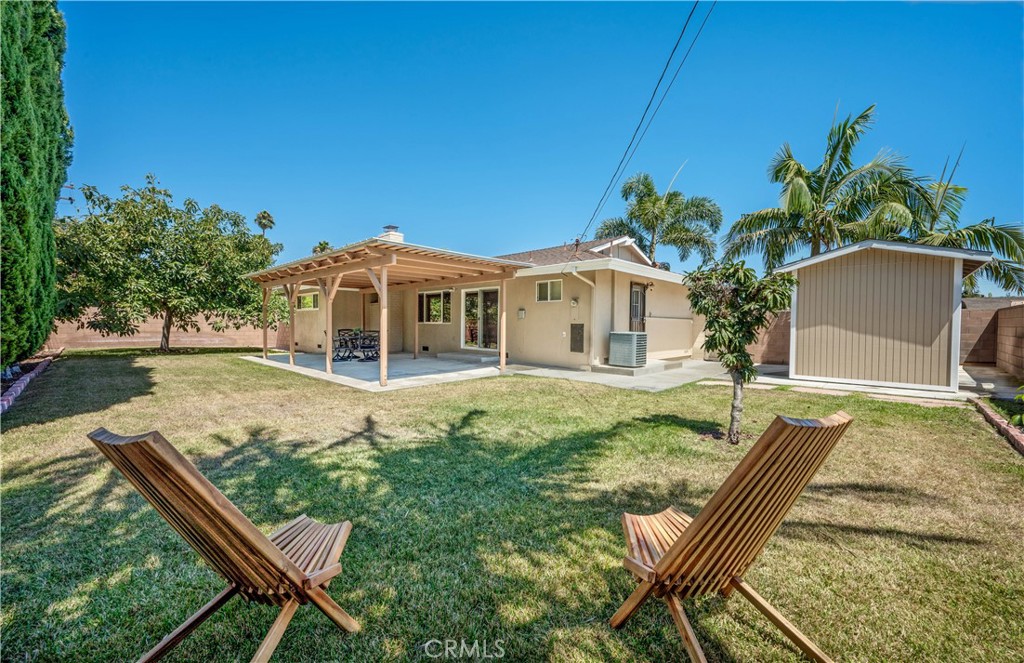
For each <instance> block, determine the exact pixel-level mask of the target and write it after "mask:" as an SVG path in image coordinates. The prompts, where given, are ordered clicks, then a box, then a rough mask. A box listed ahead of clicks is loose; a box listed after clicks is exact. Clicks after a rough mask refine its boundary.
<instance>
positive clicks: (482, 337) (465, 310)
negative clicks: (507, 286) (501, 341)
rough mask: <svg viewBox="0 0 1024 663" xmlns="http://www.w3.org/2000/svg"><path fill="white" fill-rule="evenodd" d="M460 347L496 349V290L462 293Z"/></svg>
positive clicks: (465, 291)
mask: <svg viewBox="0 0 1024 663" xmlns="http://www.w3.org/2000/svg"><path fill="white" fill-rule="evenodd" d="M462 347H464V348H479V349H481V350H497V349H498V290H497V289H496V288H490V289H487V290H464V291H463V293H462Z"/></svg>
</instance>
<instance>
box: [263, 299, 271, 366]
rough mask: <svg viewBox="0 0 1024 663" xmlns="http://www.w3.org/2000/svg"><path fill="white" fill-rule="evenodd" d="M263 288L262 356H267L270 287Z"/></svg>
mask: <svg viewBox="0 0 1024 663" xmlns="http://www.w3.org/2000/svg"><path fill="white" fill-rule="evenodd" d="M261 290H263V358H264V359H266V358H267V354H268V353H267V304H268V303H269V301H270V288H261Z"/></svg>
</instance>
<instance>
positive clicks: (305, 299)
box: [295, 295, 320, 311]
mask: <svg viewBox="0 0 1024 663" xmlns="http://www.w3.org/2000/svg"><path fill="white" fill-rule="evenodd" d="M318 308H320V295H299V297H298V299H297V300H296V301H295V309H296V310H298V311H315V310H317V309H318Z"/></svg>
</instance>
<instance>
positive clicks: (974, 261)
mask: <svg viewBox="0 0 1024 663" xmlns="http://www.w3.org/2000/svg"><path fill="white" fill-rule="evenodd" d="M866 249H881V250H883V251H898V252H902V253H920V254H923V255H930V256H938V257H941V258H952V259H958V258H959V259H961V260H963V261H964V271H963V275H964V276H967V275H968V274H970V273H972V272H974V271H975V270H977V269H979V268H980V267H983V266H984V265H985V263H987V262H988V261H989V260H991V259H992V254H991V253H989V252H988V251H976V250H974V249H956V248H952V247H948V246H929V245H927V244H911V243H909V242H892V241H888V240H882V239H865V240H862V241H860V242H856V243H854V244H847V245H846V246H840V247H839V248H836V249H832V250H831V251H825V252H824V253H819V254H818V255H816V256H811V257H810V258H804V259H802V260H797V261H795V262H791V263H788V264H785V265H783V266H782V267H779V268H778V269H776V270H775V271H777V272H795V271H797V270H798V269H800V268H802V267H809V266H811V265H816V264H818V263H820V262H825V261H827V260H833V259H835V258H839V257H841V256H845V255H849V254H851V253H856V252H857V251H864V250H866Z"/></svg>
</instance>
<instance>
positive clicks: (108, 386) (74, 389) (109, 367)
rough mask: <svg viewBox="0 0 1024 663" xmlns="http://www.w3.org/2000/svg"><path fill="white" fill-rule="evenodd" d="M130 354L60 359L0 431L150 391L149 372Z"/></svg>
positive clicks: (20, 399) (71, 414)
mask: <svg viewBox="0 0 1024 663" xmlns="http://www.w3.org/2000/svg"><path fill="white" fill-rule="evenodd" d="M135 359H136V357H135V356H131V355H110V356H106V355H104V356H99V357H97V356H78V355H71V356H67V357H60V358H59V359H57V360H56V361H54V362H53V363H52V364H51V365H50V366H49V368H47V369H46V370H45V371H43V372H42V373H41V374H40V375H39V376H37V377H36V378H35V379H34V380H32V382H31V383H29V386H28V388H27V389H26V390H25V393H23V394H21V396H19V397H18V400H17V401H15V403H14V405H13V406H12V407H11V409H10V410H8V411H7V412H6V413H5V414H4V417H3V430H4V431H5V432H9V431H12V430H15V429H17V428H21V427H22V426H30V425H35V424H45V423H48V422H52V421H57V420H59V419H63V418H66V417H74V416H77V415H80V414H86V413H90V412H103V411H105V410H106V409H108V408H110V407H112V406H114V405H118V404H119V403H126V402H128V401H130V400H132V399H133V398H139V397H140V396H146V395H148V394H151V393H152V392H153V384H154V383H153V377H152V372H153V369H151V368H149V367H146V366H140V365H139V364H137V363H136V361H135Z"/></svg>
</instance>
